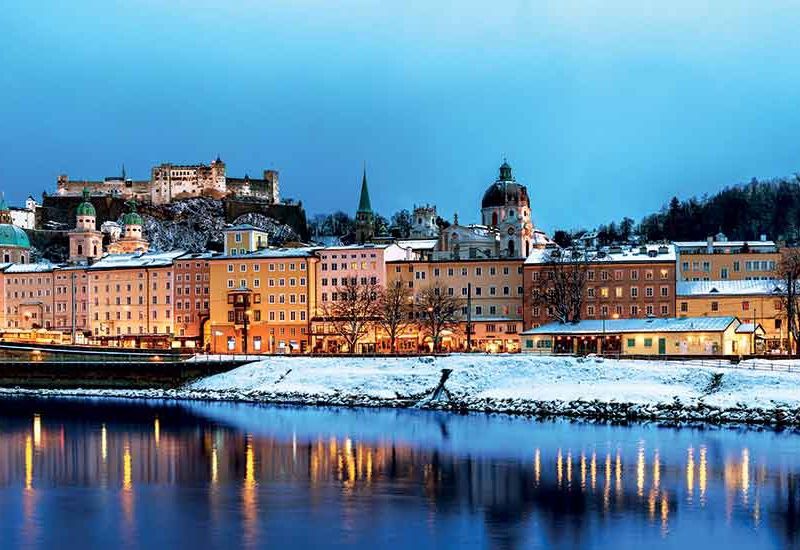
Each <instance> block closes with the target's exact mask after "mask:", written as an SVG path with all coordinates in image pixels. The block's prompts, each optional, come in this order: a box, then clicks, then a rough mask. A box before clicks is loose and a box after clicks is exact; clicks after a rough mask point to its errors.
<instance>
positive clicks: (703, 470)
mask: <svg viewBox="0 0 800 550" xmlns="http://www.w3.org/2000/svg"><path fill="white" fill-rule="evenodd" d="M707 455H708V450H707V449H706V446H705V445H701V446H700V469H699V471H698V483H699V484H700V506H705V504H706V485H707V483H708V456H707Z"/></svg>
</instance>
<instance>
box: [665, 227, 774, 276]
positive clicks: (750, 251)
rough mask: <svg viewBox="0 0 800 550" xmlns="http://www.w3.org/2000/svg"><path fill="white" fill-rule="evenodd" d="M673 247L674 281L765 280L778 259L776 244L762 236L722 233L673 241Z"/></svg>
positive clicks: (771, 274)
mask: <svg viewBox="0 0 800 550" xmlns="http://www.w3.org/2000/svg"><path fill="white" fill-rule="evenodd" d="M675 251H676V253H677V257H678V260H677V263H678V277H677V279H678V281H717V280H722V281H726V280H731V281H736V280H769V279H773V278H774V273H773V272H774V271H775V266H776V265H777V264H778V262H779V261H780V259H781V253H780V250H779V247H778V245H777V244H775V243H774V242H773V241H768V240H766V238H764V239H762V240H756V241H729V240H727V239H726V238H725V235H722V234H718V235H717V236H716V237H708V239H706V240H705V241H682V242H676V243H675Z"/></svg>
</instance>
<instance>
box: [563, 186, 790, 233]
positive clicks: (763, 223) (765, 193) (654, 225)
mask: <svg viewBox="0 0 800 550" xmlns="http://www.w3.org/2000/svg"><path fill="white" fill-rule="evenodd" d="M719 232H722V233H724V234H725V235H726V236H727V237H728V238H729V239H731V240H734V239H735V240H755V239H758V238H759V236H760V235H762V234H765V235H767V237H768V238H770V239H774V240H786V241H788V242H797V241H798V240H800V175H795V176H792V177H790V178H779V179H774V180H768V181H758V180H756V179H753V180H752V181H750V183H747V184H742V185H735V186H732V187H727V188H725V189H723V190H722V191H720V192H719V193H716V194H714V195H711V196H708V195H705V196H702V197H691V198H689V199H686V200H680V199H678V198H677V197H673V198H672V200H670V201H669V203H668V204H666V205H665V206H664V207H663V208H662V209H661V211H660V212H657V213H654V214H650V215H648V216H645V217H644V218H643V219H642V220H641V222H640V223H639V224H638V225H636V223H635V222H634V220H632V219H630V218H624V219H623V220H621V221H619V222H612V223H610V224H608V225H601V226H600V227H598V228H597V233H598V239H599V241H600V243H601V244H610V243H612V242H617V241H624V240H628V239H629V238H630V237H633V236H639V237H641V238H643V239H645V240H648V241H658V240H663V239H666V240H673V241H681V240H702V239H705V238H706V237H707V236H708V235H714V234H716V233H719ZM580 233H583V231H571V232H565V231H557V232H556V235H555V236H556V238H557V241H559V242H561V243H562V244H564V243H565V242H569V240H570V239H571V238H573V237H575V236H578V235H579V234H580Z"/></svg>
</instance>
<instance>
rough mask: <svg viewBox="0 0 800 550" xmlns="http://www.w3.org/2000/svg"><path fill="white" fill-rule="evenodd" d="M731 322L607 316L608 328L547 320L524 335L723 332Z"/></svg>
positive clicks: (592, 323) (593, 322)
mask: <svg viewBox="0 0 800 550" xmlns="http://www.w3.org/2000/svg"><path fill="white" fill-rule="evenodd" d="M731 323H739V320H738V319H737V318H736V317H669V318H661V317H653V318H647V319H606V320H605V331H604V330H603V326H604V323H603V320H602V319H587V320H585V321H579V322H578V323H548V324H546V325H542V326H539V327H536V328H531V329H528V330H526V331H524V332H523V333H522V334H523V335H535V334H600V333H602V332H606V333H607V334H615V333H626V332H722V331H724V330H725V329H727V328H728V327H729V326H730V325H731Z"/></svg>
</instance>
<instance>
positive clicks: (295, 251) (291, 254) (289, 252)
mask: <svg viewBox="0 0 800 550" xmlns="http://www.w3.org/2000/svg"><path fill="white" fill-rule="evenodd" d="M317 250H319V248H318V247H315V246H303V247H299V248H261V249H259V250H256V251H254V252H249V253H247V254H237V255H236V256H220V259H237V260H246V259H253V258H308V257H309V256H313V255H314V253H315V252H316V251H317Z"/></svg>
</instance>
